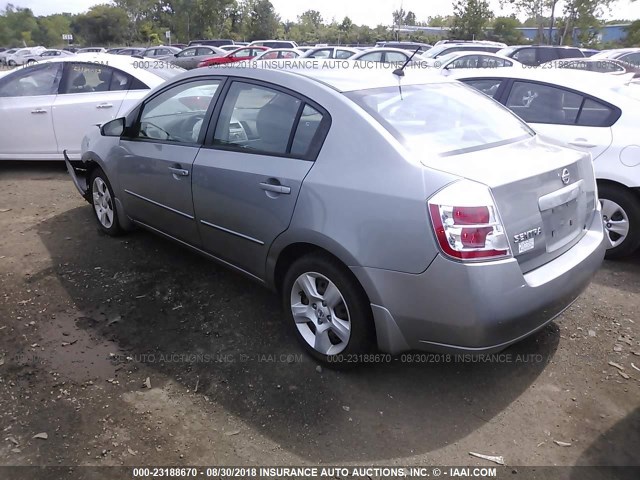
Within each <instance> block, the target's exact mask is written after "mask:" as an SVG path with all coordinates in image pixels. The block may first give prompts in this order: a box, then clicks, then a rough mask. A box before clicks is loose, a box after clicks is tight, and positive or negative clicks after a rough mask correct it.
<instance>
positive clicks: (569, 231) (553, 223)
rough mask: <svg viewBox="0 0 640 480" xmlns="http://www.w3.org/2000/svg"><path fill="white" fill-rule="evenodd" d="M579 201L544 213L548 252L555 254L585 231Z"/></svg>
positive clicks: (576, 200)
mask: <svg viewBox="0 0 640 480" xmlns="http://www.w3.org/2000/svg"><path fill="white" fill-rule="evenodd" d="M579 207H580V205H579V202H578V199H577V198H576V199H574V200H572V201H570V202H567V203H564V204H562V205H558V206H557V207H554V208H551V209H549V210H546V211H545V212H543V215H542V216H543V225H544V230H545V232H546V240H547V252H548V253H551V252H554V251H556V250H558V249H560V248H562V247H564V246H565V245H566V244H568V243H569V242H571V241H572V240H574V239H575V238H576V237H578V235H580V232H581V231H582V229H583V225H582V224H583V223H584V222H582V221H581V220H580V219H581V216H580V212H581V210H582V209H581V208H579Z"/></svg>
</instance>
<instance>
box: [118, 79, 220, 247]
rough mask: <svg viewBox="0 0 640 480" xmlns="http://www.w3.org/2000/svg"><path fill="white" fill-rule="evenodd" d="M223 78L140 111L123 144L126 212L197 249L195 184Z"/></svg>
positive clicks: (165, 95) (188, 87)
mask: <svg viewBox="0 0 640 480" xmlns="http://www.w3.org/2000/svg"><path fill="white" fill-rule="evenodd" d="M220 82H221V80H220V79H215V78H207V79H201V80H193V81H188V82H185V83H181V84H178V85H176V86H173V87H171V88H169V89H168V90H165V91H163V92H161V93H160V94H158V95H156V96H154V97H152V98H151V99H149V100H148V101H147V102H145V104H144V105H143V107H142V111H141V114H140V119H139V121H138V125H137V127H136V128H135V130H137V132H135V133H134V134H133V135H134V137H133V138H123V139H122V140H121V141H120V147H121V149H120V152H119V155H118V166H117V168H118V178H119V179H120V182H121V185H120V187H121V189H122V191H123V200H124V203H125V208H126V211H127V213H128V214H129V215H130V216H131V217H132V218H133V219H134V220H136V221H138V222H140V223H142V224H144V225H146V226H148V227H151V228H153V229H156V230H158V231H160V232H162V233H164V234H166V235H169V236H171V237H173V238H175V239H178V240H180V241H183V242H186V243H188V244H190V245H193V246H198V245H200V237H199V233H198V228H197V226H196V222H195V214H194V209H193V199H192V195H191V179H192V169H193V162H194V160H195V158H196V155H197V154H198V151H199V149H200V146H201V143H202V141H203V138H204V131H203V130H204V129H203V128H202V126H203V125H206V123H207V121H208V115H209V107H210V106H211V105H212V104H213V102H214V99H215V98H216V92H217V91H218V87H219V86H220Z"/></svg>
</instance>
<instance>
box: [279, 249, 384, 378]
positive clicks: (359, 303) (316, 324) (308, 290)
mask: <svg viewBox="0 0 640 480" xmlns="http://www.w3.org/2000/svg"><path fill="white" fill-rule="evenodd" d="M282 306H283V309H284V311H285V315H286V318H287V321H288V322H289V324H290V325H291V327H292V328H293V331H294V333H295V335H296V337H297V338H298V340H299V341H300V343H301V344H302V346H303V348H304V349H305V350H306V351H307V352H308V353H309V354H310V355H311V356H312V357H313V358H315V359H316V360H318V361H320V362H322V363H324V364H327V365H328V366H331V367H337V368H344V367H347V366H353V365H356V364H357V363H358V361H359V356H360V355H363V354H367V353H371V352H372V351H373V349H374V345H375V328H374V323H373V314H372V313H371V305H370V303H369V300H368V298H367V295H366V294H365V292H364V290H363V289H362V287H361V286H360V284H359V283H358V281H357V280H356V279H355V278H354V277H353V275H352V273H351V272H350V271H349V270H348V269H347V268H346V267H345V266H344V265H342V264H341V263H340V262H339V261H338V260H336V259H334V258H332V257H330V256H329V255H323V254H317V253H312V254H309V255H306V256H304V257H301V258H299V259H298V260H296V261H295V262H294V263H293V264H292V265H291V267H290V268H289V270H288V271H287V273H286V275H285V277H284V281H283V285H282ZM294 311H295V314H294Z"/></svg>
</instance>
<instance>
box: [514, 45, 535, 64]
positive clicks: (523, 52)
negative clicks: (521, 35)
mask: <svg viewBox="0 0 640 480" xmlns="http://www.w3.org/2000/svg"><path fill="white" fill-rule="evenodd" d="M512 58H513V59H514V60H517V61H519V62H520V63H524V64H525V65H537V60H536V51H535V50H534V49H533V48H522V49H520V50H518V51H517V52H516V53H514V54H513V55H512Z"/></svg>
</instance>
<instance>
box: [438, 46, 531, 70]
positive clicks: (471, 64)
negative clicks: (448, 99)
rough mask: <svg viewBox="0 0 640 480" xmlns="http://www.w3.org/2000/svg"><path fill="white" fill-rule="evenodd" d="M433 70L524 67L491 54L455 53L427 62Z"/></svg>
mask: <svg viewBox="0 0 640 480" xmlns="http://www.w3.org/2000/svg"><path fill="white" fill-rule="evenodd" d="M426 63H427V65H429V67H431V68H435V69H439V70H443V71H444V72H446V73H448V72H449V71H450V70H466V69H476V68H489V69H491V68H503V67H522V66H523V65H522V64H521V63H520V62H518V61H517V60H513V59H512V58H507V57H503V56H502V55H497V54H495V53H490V52H469V51H466V52H453V53H448V54H447V55H443V56H441V57H438V58H429V59H428V60H426Z"/></svg>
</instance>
